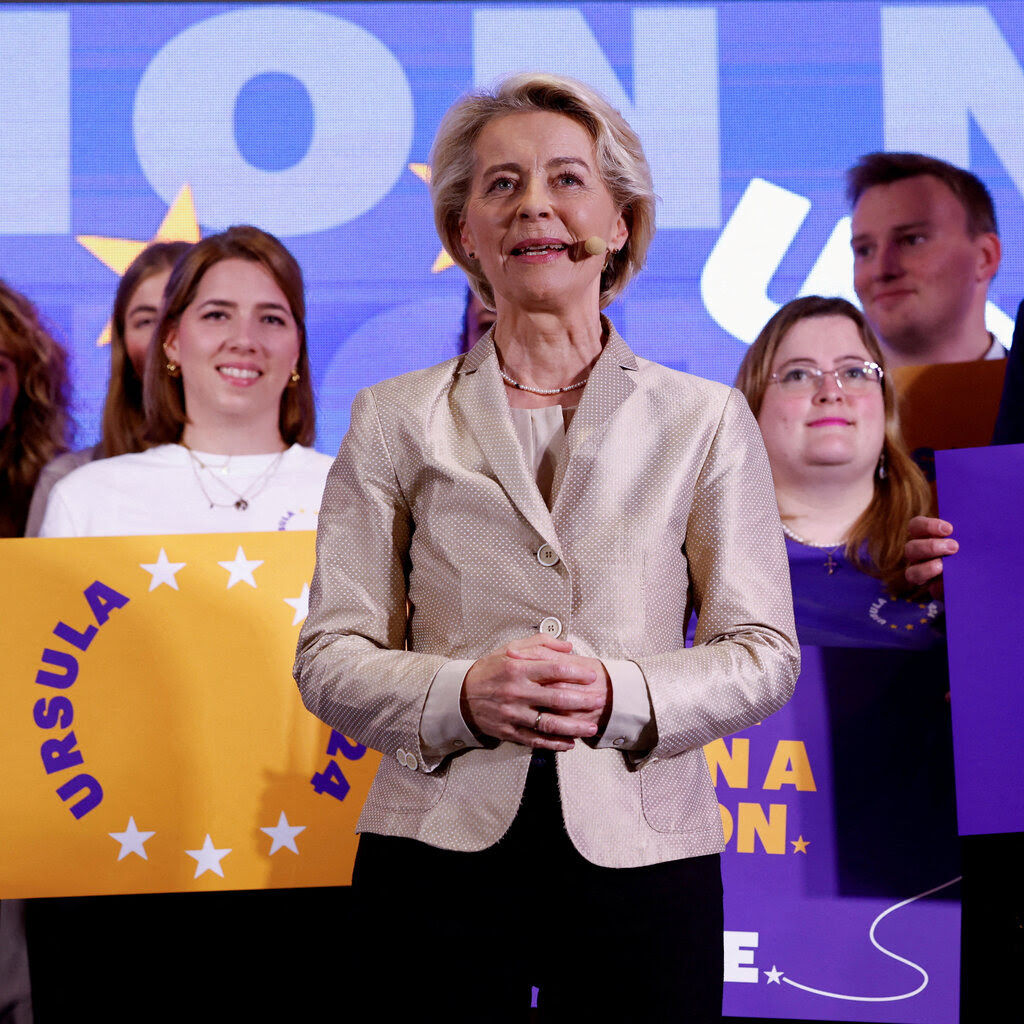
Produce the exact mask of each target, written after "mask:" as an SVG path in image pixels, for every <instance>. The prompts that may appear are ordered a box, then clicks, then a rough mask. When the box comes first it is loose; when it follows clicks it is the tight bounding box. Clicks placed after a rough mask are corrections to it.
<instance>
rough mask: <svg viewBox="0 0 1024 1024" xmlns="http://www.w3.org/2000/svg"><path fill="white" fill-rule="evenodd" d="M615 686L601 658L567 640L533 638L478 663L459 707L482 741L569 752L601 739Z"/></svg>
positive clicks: (471, 670)
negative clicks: (586, 654) (577, 650)
mask: <svg viewBox="0 0 1024 1024" xmlns="http://www.w3.org/2000/svg"><path fill="white" fill-rule="evenodd" d="M611 693H612V688H611V680H610V679H609V677H608V672H607V670H606V669H605V667H604V665H603V664H602V663H601V661H600V660H598V659H597V658H584V657H580V656H579V655H576V654H573V653H572V644H571V643H569V642H568V641H567V640H556V639H553V638H552V637H548V636H544V635H542V634H540V633H535V634H533V635H532V636H529V637H526V638H524V639H522V640H514V641H512V643H509V644H506V645H505V646H504V647H500V648H499V649H498V650H496V651H494V652H492V653H491V654H488V655H486V656H485V657H483V658H480V659H478V660H477V661H475V662H474V663H473V665H472V666H471V667H470V669H469V671H468V672H467V673H466V678H465V681H464V682H463V684H462V697H461V702H460V707H461V710H462V716H463V718H464V719H465V721H466V724H467V725H468V726H469V728H470V729H472V730H473V732H474V733H476V734H477V735H479V736H490V737H493V738H495V739H498V740H508V741H510V742H512V743H521V744H523V745H524V746H528V747H537V748H540V749H542V750H571V749H572V747H573V746H574V745H575V741H576V740H577V739H584V740H585V739H591V738H592V737H594V736H597V735H599V734H600V733H601V732H602V731H603V729H604V726H605V724H606V722H607V719H608V716H609V715H610V714H611Z"/></svg>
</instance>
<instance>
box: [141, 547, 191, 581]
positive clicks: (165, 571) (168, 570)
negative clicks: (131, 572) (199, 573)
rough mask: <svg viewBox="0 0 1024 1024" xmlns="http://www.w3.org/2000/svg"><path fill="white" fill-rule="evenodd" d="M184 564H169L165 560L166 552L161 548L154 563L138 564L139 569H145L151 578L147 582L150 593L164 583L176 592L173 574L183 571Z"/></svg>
mask: <svg viewBox="0 0 1024 1024" xmlns="http://www.w3.org/2000/svg"><path fill="white" fill-rule="evenodd" d="M186 564H187V563H185V562H169V561H168V560H167V552H166V551H164V549H163V548H161V549H160V554H159V555H157V559H156V561H155V562H148V563H147V562H142V563H140V564H139V568H140V569H145V570H146V572H148V573H149V574H150V575H151V576H152V577H153V578H152V579H151V580H150V581H149V589H150V590H151V591H153V590H156V588H157V587H159V586H160V584H161V583H166V584H167V586H169V587H171V588H172V589H173V590H177V589H178V581H177V580H176V579H175V578H174V574H175V573H176V572H178V571H179V570H181V569H184V568H185V565H186Z"/></svg>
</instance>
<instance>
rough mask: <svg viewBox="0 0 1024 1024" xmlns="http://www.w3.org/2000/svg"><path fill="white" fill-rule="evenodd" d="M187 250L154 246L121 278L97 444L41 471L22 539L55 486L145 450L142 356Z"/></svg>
mask: <svg viewBox="0 0 1024 1024" xmlns="http://www.w3.org/2000/svg"><path fill="white" fill-rule="evenodd" d="M190 247H191V243H189V242H154V243H153V244H152V245H148V246H146V248H145V249H143V250H142V252H141V253H139V255H138V256H136V257H135V259H134V260H133V261H132V262H131V264H130V265H129V267H128V269H127V270H126V271H125V272H124V274H123V275H122V277H121V282H120V284H119V285H118V286H117V293H116V294H115V296H114V310H113V314H112V315H111V318H110V380H109V383H108V384H107V398H106V402H105V403H104V406H103V421H102V433H101V435H100V440H99V442H98V443H97V444H95V445H93V446H92V447H90V448H82V449H80V450H79V451H74V452H65V453H64V454H63V455H61V456H58V457H57V458H56V459H54V460H53V461H52V462H50V463H48V464H47V465H46V466H45V467H44V469H43V471H42V472H41V473H40V474H39V481H38V482H37V484H36V489H35V492H34V494H33V495H32V504H31V506H30V508H29V513H28V523H27V525H26V527H25V534H26V536H29V537H34V536H36V535H37V534H38V533H39V527H40V525H41V524H42V521H43V514H44V513H45V512H46V502H47V499H48V498H49V496H50V491H51V490H53V486H54V484H56V483H57V481H58V480H62V479H63V478H64V477H66V476H67V475H68V473H70V472H71V471H72V470H74V469H78V467H79V466H84V465H85V464H86V463H87V462H92V460H93V459H105V458H110V457H112V456H114V455H125V454H127V453H128V452H140V451H142V450H143V448H145V447H146V446H147V445H146V441H145V423H146V418H145V415H144V413H143V411H142V377H143V371H144V369H145V366H146V353H147V351H148V350H149V343H150V341H152V338H153V329H154V328H155V327H156V322H157V318H158V317H159V314H160V306H161V304H162V301H163V294H164V286H165V285H166V284H167V279H168V278H169V277H170V276H171V268H172V267H173V266H174V264H175V261H176V260H177V259H178V257H179V256H181V255H182V253H185V252H188V250H189V248H190Z"/></svg>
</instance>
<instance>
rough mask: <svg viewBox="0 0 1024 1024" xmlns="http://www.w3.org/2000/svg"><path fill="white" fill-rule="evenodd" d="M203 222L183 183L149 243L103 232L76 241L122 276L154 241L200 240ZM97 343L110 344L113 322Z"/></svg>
mask: <svg viewBox="0 0 1024 1024" xmlns="http://www.w3.org/2000/svg"><path fill="white" fill-rule="evenodd" d="M199 238H200V234H199V221H198V220H196V207H195V203H194V202H193V201H192V189H191V187H190V186H189V185H187V184H186V185H182V186H181V191H180V192H179V193H178V194H177V195H176V196H175V197H174V202H173V203H171V205H170V206H169V207H168V209H167V213H165V214H164V219H163V220H162V221H161V222H160V227H158V228H157V229H156V234H155V235H153V237H152V238H151V239H149V241H147V242H137V241H135V240H134V239H131V238H105V237H104V236H102V235H76V236H75V241H76V242H78V244H79V245H81V246H83V247H84V248H86V249H88V250H89V252H91V253H92V254H93V256H95V257H96V259H98V260H99V261H100V262H101V263H102V264H103V265H104V266H107V267H109V268H110V269H111V270H113V271H114V273H115V274H117V275H118V276H120V275H122V274H123V273H124V272H125V271H126V270H127V269H128V267H129V266H130V265H131V262H132V260H134V259H135V257H136V256H138V255H139V253H140V252H142V250H143V249H145V248H146V246H148V245H152V243H153V242H198V241H199ZM96 344H97V345H109V344H110V321H107V325H106V326H105V327H104V328H103V332H102V333H101V334H100V336H99V338H97V339H96Z"/></svg>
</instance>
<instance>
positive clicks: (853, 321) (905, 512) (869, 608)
mask: <svg viewBox="0 0 1024 1024" xmlns="http://www.w3.org/2000/svg"><path fill="white" fill-rule="evenodd" d="M736 386H737V387H738V388H739V389H740V390H741V391H742V392H743V393H744V395H746V398H747V401H748V402H749V403H750V407H751V409H752V410H753V412H754V415H755V416H756V417H757V422H758V425H759V426H760V427H761V433H762V435H763V437H764V442H765V447H766V449H767V450H768V459H769V461H770V462H771V467H772V475H773V477H774V481H775V496H776V498H777V500H778V503H779V514H780V515H781V517H782V528H783V530H784V531H785V533H786V548H787V550H788V553H789V560H790V572H791V576H792V579H793V595H794V605H795V610H796V622H797V632H798V634H799V636H800V640H801V642H802V643H805V644H821V645H831V646H835V645H837V644H838V645H843V644H848V645H851V646H894V647H903V648H905V647H927V646H930V645H931V644H932V643H934V641H935V640H936V638H937V635H938V634H937V631H936V629H935V628H934V627H935V625H936V619H937V618H938V606H937V605H935V604H934V603H932V602H930V601H929V600H928V599H927V598H924V599H922V598H921V596H920V594H919V593H918V591H917V588H914V587H913V586H912V585H911V584H908V583H907V581H906V579H905V578H904V575H903V572H904V568H905V566H906V563H905V560H904V554H903V545H904V542H905V539H906V532H907V524H908V523H909V522H910V520H911V518H912V517H914V516H918V515H923V514H925V513H926V512H927V511H928V509H929V505H930V502H931V495H930V491H929V488H928V484H927V482H926V481H925V478H924V475H923V474H922V473H921V471H920V470H919V469H918V468H917V466H916V465H915V464H914V462H913V460H912V459H911V458H910V454H909V453H908V451H907V449H906V446H905V445H904V443H903V441H902V438H901V436H900V431H899V423H898V419H897V409H896V398H895V395H894V394H893V391H892V387H891V384H890V382H889V381H888V380H887V378H886V376H885V369H884V365H883V357H882V352H881V349H880V348H879V345H878V341H877V340H876V339H875V336H874V334H873V333H872V331H871V328H870V327H869V326H868V324H867V322H866V321H865V319H864V317H863V315H862V314H861V313H860V311H859V310H858V309H857V308H856V307H855V306H853V305H851V304H850V303H849V302H847V301H846V300H845V299H839V298H820V297H818V296H807V297H804V298H799V299H794V300H793V301H792V302H789V303H787V304H786V305H785V306H783V307H782V308H781V309H780V310H779V311H778V312H777V313H776V314H775V316H773V317H772V318H771V320H769V321H768V323H767V324H766V325H765V327H764V329H763V330H762V331H761V333H760V335H758V338H757V340H756V341H755V342H754V344H753V345H751V347H750V349H749V351H748V352H747V354H746V356H745V358H744V359H743V362H742V363H741V364H740V368H739V372H738V374H737V377H736Z"/></svg>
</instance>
